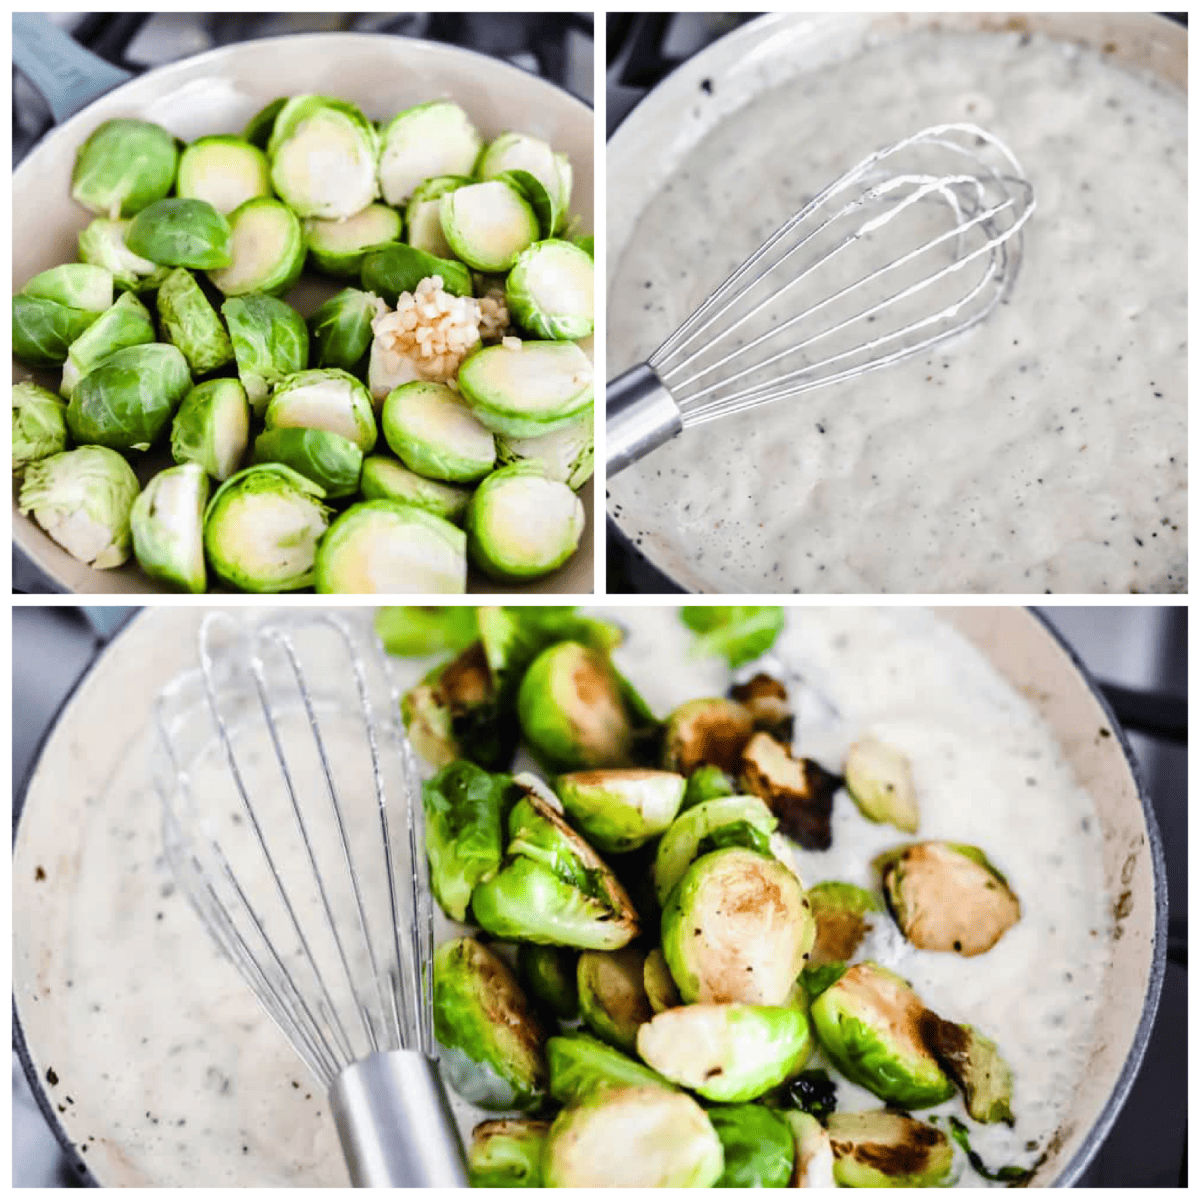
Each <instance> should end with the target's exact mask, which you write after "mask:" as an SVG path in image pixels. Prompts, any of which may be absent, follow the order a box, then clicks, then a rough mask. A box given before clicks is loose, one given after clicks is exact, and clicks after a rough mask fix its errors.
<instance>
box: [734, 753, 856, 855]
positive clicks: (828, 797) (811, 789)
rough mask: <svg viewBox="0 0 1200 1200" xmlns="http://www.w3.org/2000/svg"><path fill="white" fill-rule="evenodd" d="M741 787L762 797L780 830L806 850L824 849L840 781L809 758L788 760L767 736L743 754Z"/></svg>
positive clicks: (827, 844)
mask: <svg viewBox="0 0 1200 1200" xmlns="http://www.w3.org/2000/svg"><path fill="white" fill-rule="evenodd" d="M739 778H740V780H741V784H742V788H743V789H744V790H745V791H747V792H751V793H753V794H754V795H755V796H761V797H762V799H764V800H765V801H766V802H767V804H769V805H770V807H771V811H772V812H773V813H774V814H775V815H776V816H777V817H778V818H779V827H780V829H781V830H782V831H783V832H784V833H786V834H787V835H788V837H790V838H791V839H792V840H793V841H796V842H799V843H800V845H801V846H803V847H804V849H805V850H828V849H829V845H830V842H831V841H832V840H833V832H832V829H831V825H830V822H831V820H832V818H833V796H834V793H835V792H836V791H837V790H838V788H839V787H840V786H841V780H840V779H839V778H838V777H837V776H836V775H831V774H830V773H829V772H828V771H826V770H825V768H824V767H822V766H821V765H820V763H817V762H814V761H813V760H812V759H811V758H793V757H792V755H791V752H790V751H789V750H788V748H787V747H786V746H783V745H781V744H780V743H779V742H777V741H776V740H775V739H774V738H773V737H772V736H771V735H770V734H769V733H756V734H755V735H754V736H753V737H752V738H751V739H750V741H749V742H748V743H747V744H746V748H745V749H744V750H743V751H742V762H741V767H740V770H739Z"/></svg>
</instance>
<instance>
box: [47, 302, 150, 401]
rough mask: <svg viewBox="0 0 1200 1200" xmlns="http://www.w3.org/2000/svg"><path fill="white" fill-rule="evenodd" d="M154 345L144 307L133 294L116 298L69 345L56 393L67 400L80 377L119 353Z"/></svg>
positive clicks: (148, 314)
mask: <svg viewBox="0 0 1200 1200" xmlns="http://www.w3.org/2000/svg"><path fill="white" fill-rule="evenodd" d="M152 341H154V321H153V320H152V319H151V317H150V313H149V312H148V311H147V310H146V306H145V305H144V304H143V303H142V302H141V301H140V300H139V299H138V298H137V297H136V296H135V295H134V294H133V293H132V292H124V293H122V294H121V295H120V296H118V297H117V302H116V304H114V305H113V306H112V308H109V309H106V310H105V311H104V312H102V313H101V314H100V316H99V317H98V318H97V319H96V320H95V321H93V322H92V323H91V325H89V326H88V327H87V328H86V329H85V330H84V331H83V332H82V333H81V334H80V335H79V336H78V337H77V338H76V339H75V340H74V341H73V342H72V343H71V348H70V350H68V351H67V361H66V362H65V363H64V364H63V373H62V383H61V384H60V385H59V391H60V392H61V393H62V394H63V395H64V396H65V397H66V398H67V399H68V400H69V399H70V398H71V393H72V392H73V391H74V390H75V385H76V384H77V383H78V382H79V380H80V379H81V378H82V376H83V375H85V374H86V373H87V372H88V371H90V370H91V369H92V367H94V366H96V364H97V363H99V362H101V361H102V360H103V359H106V358H107V357H108V356H109V355H110V354H115V353H116V352H117V351H118V350H125V349H127V348H128V347H129V346H145V345H148V344H149V343H150V342H152Z"/></svg>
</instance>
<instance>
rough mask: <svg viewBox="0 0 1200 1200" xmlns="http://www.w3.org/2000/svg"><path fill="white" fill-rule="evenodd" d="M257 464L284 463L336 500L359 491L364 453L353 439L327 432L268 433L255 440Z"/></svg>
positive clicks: (263, 433)
mask: <svg viewBox="0 0 1200 1200" xmlns="http://www.w3.org/2000/svg"><path fill="white" fill-rule="evenodd" d="M253 461H254V462H256V463H269V462H275V463H283V465H284V466H286V467H291V468H292V470H293V471H298V472H299V473H300V474H301V475H303V476H304V477H305V478H307V479H311V480H312V481H313V483H316V484H319V485H320V486H321V487H322V488H323V489H324V491H325V496H326V498H327V499H329V500H336V499H339V498H340V497H342V496H353V495H354V493H355V492H357V491H358V481H359V477H360V476H361V474H362V461H363V453H362V451H361V450H360V449H359V448H358V447H357V446H356V445H355V444H354V443H353V442H352V441H350V439H349V438H344V437H342V436H341V435H340V434H337V433H330V432H329V431H328V430H327V429H267V430H264V431H263V432H262V433H260V434H259V435H258V437H257V438H255V440H254V455H253Z"/></svg>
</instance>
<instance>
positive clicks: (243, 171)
mask: <svg viewBox="0 0 1200 1200" xmlns="http://www.w3.org/2000/svg"><path fill="white" fill-rule="evenodd" d="M175 192H176V194H177V195H179V196H182V197H184V198H185V199H189V200H207V201H208V203H209V204H211V205H212V206H213V208H215V209H216V210H217V212H219V213H224V214H225V216H228V215H229V214H230V213H231V212H233V210H234V209H235V208H240V207H241V206H242V205H243V204H245V203H246V201H247V200H254V199H256V198H257V197H259V196H269V195H270V194H271V168H270V166H269V164H268V163H267V156H266V155H265V154H264V153H263V152H262V151H261V150H260V149H259V148H258V147H257V146H254V145H251V144H250V142H248V141H246V139H245V138H240V137H234V136H233V135H231V134H224V133H223V134H217V135H214V136H212V137H202V138H197V139H196V140H195V141H194V142H192V143H191V144H190V145H188V146H187V148H186V149H185V150H184V152H183V153H182V154H181V155H180V156H179V180H178V183H177V184H176V187H175Z"/></svg>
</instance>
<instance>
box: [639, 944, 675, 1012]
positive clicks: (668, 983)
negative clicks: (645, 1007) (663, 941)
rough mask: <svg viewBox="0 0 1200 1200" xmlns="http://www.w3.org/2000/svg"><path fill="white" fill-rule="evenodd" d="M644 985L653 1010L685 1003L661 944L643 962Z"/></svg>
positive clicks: (656, 1010) (664, 1009) (665, 1009)
mask: <svg viewBox="0 0 1200 1200" xmlns="http://www.w3.org/2000/svg"><path fill="white" fill-rule="evenodd" d="M642 986H643V987H644V988H645V989H646V999H647V1000H648V1001H649V1002H650V1011H651V1012H654V1013H660V1012H666V1011H667V1009H669V1008H678V1007H679V1006H680V1005H681V1004H682V1003H683V998H682V997H681V996H680V994H679V989H678V988H677V987H676V986H675V980H674V979H672V978H671V969H670V968H669V967H668V966H667V960H666V957H665V956H664V955H663V952H662V948H661V947H660V946H655V947H654V949H653V950H651V951H650V953H649V954H647V955H646V961H645V963H643V964H642Z"/></svg>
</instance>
